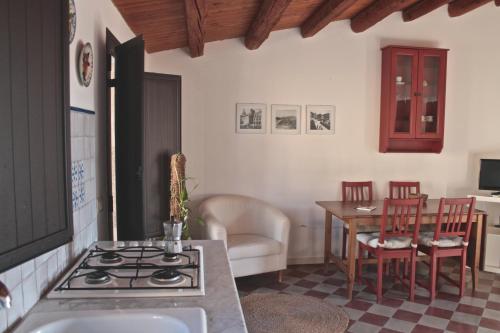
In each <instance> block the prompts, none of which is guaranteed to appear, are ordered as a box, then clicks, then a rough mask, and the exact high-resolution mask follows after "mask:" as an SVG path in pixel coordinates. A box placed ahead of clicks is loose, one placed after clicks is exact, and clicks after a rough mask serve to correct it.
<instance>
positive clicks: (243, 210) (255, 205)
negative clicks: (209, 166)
mask: <svg viewBox="0 0 500 333" xmlns="http://www.w3.org/2000/svg"><path fill="white" fill-rule="evenodd" d="M198 209H199V212H200V214H201V218H202V219H208V218H211V217H212V218H215V219H216V220H217V221H218V222H219V223H221V224H222V225H223V226H224V227H225V228H226V230H227V233H228V234H229V235H233V234H256V235H261V234H266V233H271V231H270V230H273V229H274V223H272V221H274V220H277V219H286V220H288V218H287V217H286V215H284V214H283V213H282V212H281V211H280V210H279V209H278V208H276V207H273V206H272V205H271V204H269V203H267V202H264V201H262V200H259V199H255V198H252V197H247V196H243V195H234V194H221V195H215V196H213V197H211V198H208V199H206V200H205V201H203V203H201V205H200V206H199V208H198Z"/></svg>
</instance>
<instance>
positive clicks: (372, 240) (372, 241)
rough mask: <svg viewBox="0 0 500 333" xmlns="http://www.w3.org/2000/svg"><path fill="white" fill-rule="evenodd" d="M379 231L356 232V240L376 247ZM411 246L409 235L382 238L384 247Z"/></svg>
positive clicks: (402, 247)
mask: <svg viewBox="0 0 500 333" xmlns="http://www.w3.org/2000/svg"><path fill="white" fill-rule="evenodd" d="M379 236H380V233H379V232H374V233H363V234H357V235H356V239H357V240H358V242H360V243H363V244H365V245H368V246H370V247H373V248H377V247H378V243H379ZM410 246H411V238H410V237H388V238H386V239H384V246H383V248H384V249H405V248H408V247H410Z"/></svg>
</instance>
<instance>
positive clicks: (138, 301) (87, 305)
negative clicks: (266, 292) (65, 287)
mask: <svg viewBox="0 0 500 333" xmlns="http://www.w3.org/2000/svg"><path fill="white" fill-rule="evenodd" d="M188 243H190V244H192V245H201V246H203V250H204V261H205V268H204V269H205V296H185V297H151V298H102V299H101V298H93V299H82V298H74V299H47V298H44V299H42V300H41V301H40V302H39V303H38V304H37V305H36V306H35V307H34V308H33V310H32V311H31V312H30V313H35V312H37V313H40V312H42V313H43V312H56V311H71V310H74V311H76V310H79V311H81V310H113V309H158V308H170V307H178V308H185V307H201V308H203V309H205V311H206V314H207V326H208V332H209V333H222V332H223V333H245V332H247V329H246V326H245V320H244V318H243V312H242V310H241V305H240V302H239V297H238V291H237V289H236V284H235V283H234V279H233V277H232V274H231V270H230V266H229V261H228V258H227V253H226V249H225V247H224V243H223V241H215V240H202V241H190V242H183V244H188ZM28 316H29V314H28Z"/></svg>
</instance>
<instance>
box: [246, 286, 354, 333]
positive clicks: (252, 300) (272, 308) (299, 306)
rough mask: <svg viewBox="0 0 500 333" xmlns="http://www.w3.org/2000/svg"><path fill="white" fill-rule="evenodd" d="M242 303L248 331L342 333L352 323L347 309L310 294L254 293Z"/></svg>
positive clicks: (260, 332) (254, 332)
mask: <svg viewBox="0 0 500 333" xmlns="http://www.w3.org/2000/svg"><path fill="white" fill-rule="evenodd" d="M241 306H242V308H243V314H244V315H245V321H246V324H247V328H248V332H249V333H294V332H297V333H306V332H307V333H340V332H344V331H345V330H346V329H347V325H348V324H349V317H348V316H347V314H346V313H345V312H344V310H342V309H341V308H339V307H337V306H335V305H333V304H328V303H326V302H324V301H321V300H319V299H317V298H314V297H311V296H304V295H286V294H252V295H249V296H246V297H243V298H242V299H241Z"/></svg>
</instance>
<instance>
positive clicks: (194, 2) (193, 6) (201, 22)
mask: <svg viewBox="0 0 500 333" xmlns="http://www.w3.org/2000/svg"><path fill="white" fill-rule="evenodd" d="M184 8H185V13H186V27H187V35H188V46H189V52H190V54H191V57H193V58H196V57H199V56H202V55H203V49H204V47H205V18H206V17H207V6H206V3H205V0H184Z"/></svg>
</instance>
